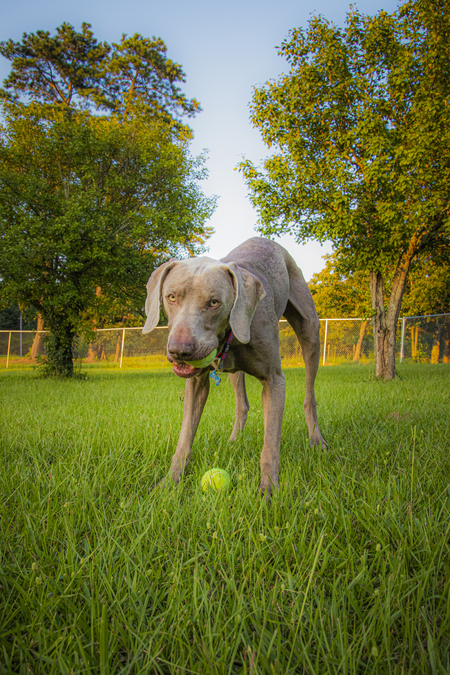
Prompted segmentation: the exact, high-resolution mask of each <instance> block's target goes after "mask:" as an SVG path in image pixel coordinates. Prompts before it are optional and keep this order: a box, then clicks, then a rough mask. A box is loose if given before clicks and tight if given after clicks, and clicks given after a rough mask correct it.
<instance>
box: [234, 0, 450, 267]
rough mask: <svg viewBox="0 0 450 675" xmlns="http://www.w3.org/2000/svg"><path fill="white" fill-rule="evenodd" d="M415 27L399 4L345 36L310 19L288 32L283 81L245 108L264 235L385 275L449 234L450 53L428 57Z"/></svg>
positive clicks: (355, 19) (351, 24)
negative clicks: (283, 236) (255, 147)
mask: <svg viewBox="0 0 450 675" xmlns="http://www.w3.org/2000/svg"><path fill="white" fill-rule="evenodd" d="M429 4H430V5H431V4H433V3H429ZM437 11H438V10H437V9H436V12H437ZM413 19H414V20H415V23H412V24H411V22H412V21H413ZM422 19H423V17H422V15H420V16H418V10H416V9H415V5H414V3H407V4H406V5H405V7H404V8H403V9H402V12H401V13H398V14H396V15H388V14H387V13H386V12H383V11H381V12H380V13H379V14H378V15H377V16H375V17H369V16H364V15H361V14H360V13H359V12H358V11H357V10H353V11H352V12H351V13H350V14H349V15H348V16H347V25H346V27H345V29H340V28H338V27H336V26H333V25H331V24H330V23H329V22H327V21H326V20H325V19H324V18H323V17H315V18H313V19H312V20H311V21H310V24H309V28H308V30H303V29H294V30H292V31H291V35H290V39H289V40H287V41H285V42H284V43H283V45H282V47H281V50H280V53H281V54H282V55H283V56H285V57H286V59H287V60H288V62H289V64H290V66H291V70H290V73H289V74H288V75H284V76H282V77H281V78H280V80H279V81H277V82H271V83H268V84H266V85H265V86H264V87H262V88H261V89H257V90H255V93H254V97H253V104H252V120H253V123H254V124H255V126H256V127H258V128H259V129H260V131H261V133H262V136H263V139H264V141H265V143H266V144H267V145H268V146H269V147H270V148H273V150H274V153H273V155H272V156H271V157H270V158H268V159H267V160H266V161H265V162H264V171H260V170H257V169H256V168H255V167H254V166H253V164H252V163H251V162H250V161H245V162H243V163H242V164H241V169H242V171H243V173H244V176H245V178H246V180H247V183H248V185H249V188H250V191H251V198H252V201H253V203H254V204H255V206H256V207H257V208H258V210H259V213H260V229H261V231H262V232H263V233H265V234H268V235H274V234H280V233H283V232H286V231H290V230H293V231H294V232H295V234H296V236H297V238H298V239H299V240H300V241H302V240H305V239H307V238H309V237H313V238H316V239H318V240H321V241H324V240H325V239H331V240H332V241H333V242H334V244H335V246H336V247H337V248H339V250H340V255H341V257H342V258H344V257H345V258H346V259H347V262H348V265H349V266H350V267H351V268H353V269H358V268H359V269H371V270H379V271H384V265H386V264H388V265H392V264H396V263H397V260H398V256H399V252H401V251H402V250H405V249H407V248H408V246H409V244H410V242H411V238H412V237H413V236H414V235H415V234H416V235H417V237H418V239H419V240H420V241H418V242H416V245H417V247H420V246H422V247H424V246H426V245H427V246H429V245H431V243H432V241H433V235H436V233H437V232H438V231H441V230H442V229H443V228H444V226H445V227H447V228H448V217H447V214H446V207H447V188H446V185H448V180H449V170H450V162H449V159H450V157H449V153H448V147H449V143H448V133H449V132H448V128H449V126H450V125H449V122H450V109H449V107H448V105H447V99H448V95H449V86H448V84H447V85H444V83H443V82H442V79H443V76H444V72H443V70H442V69H443V68H444V62H445V63H448V62H446V61H445V58H443V56H445V54H447V52H448V48H447V49H446V51H445V52H444V55H443V56H442V57H441V59H440V60H439V61H437V62H435V61H434V60H433V59H432V58H431V57H430V53H429V47H430V43H431V42H433V40H434V35H433V34H431V33H430V32H428V30H427V28H428V26H427V25H424V23H423V21H422ZM441 19H442V21H441V23H442V24H443V26H444V27H443V28H442V30H444V29H445V30H447V24H448V16H447V18H443V17H441ZM433 54H435V50H433ZM447 58H448V54H447ZM449 62H450V61H449ZM438 65H439V68H440V69H439V68H438ZM436 80H439V82H440V83H441V84H442V87H438V86H435V81H436ZM441 89H442V91H441ZM418 230H420V232H419V231H418Z"/></svg>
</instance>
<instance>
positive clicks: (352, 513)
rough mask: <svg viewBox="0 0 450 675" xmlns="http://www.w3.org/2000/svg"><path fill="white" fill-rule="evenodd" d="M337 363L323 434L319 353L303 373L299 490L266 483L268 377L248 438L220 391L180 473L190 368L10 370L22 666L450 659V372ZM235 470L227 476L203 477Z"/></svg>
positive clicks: (3, 393) (4, 458)
mask: <svg viewBox="0 0 450 675" xmlns="http://www.w3.org/2000/svg"><path fill="white" fill-rule="evenodd" d="M399 373H400V377H399V378H398V379H397V380H396V381H394V382H388V383H381V382H378V381H376V380H374V377H373V367H372V366H361V365H360V366H336V367H333V368H322V369H321V370H320V371H319V376H318V380H317V387H316V391H317V398H318V409H319V420H320V422H321V428H322V433H323V435H324V436H325V438H326V439H327V440H328V442H329V448H328V449H326V450H322V449H317V448H314V449H310V448H309V446H308V440H307V434H306V424H305V421H304V417H303V412H302V400H303V395H304V379H305V371H304V369H302V368H298V369H297V368H291V369H288V370H287V371H286V379H287V405H286V413H285V417H284V424H283V435H282V446H281V463H282V464H281V465H282V470H281V476H280V491H279V492H278V493H277V494H276V495H275V497H274V498H273V499H272V502H271V504H266V502H265V501H264V500H261V499H260V498H259V496H258V494H257V486H258V482H259V452H260V449H261V445H262V439H263V416H262V406H261V400H260V391H261V388H260V385H259V383H257V382H256V381H254V380H253V381H252V379H251V378H249V380H248V393H249V399H250V403H251V406H252V409H251V411H250V414H249V421H248V423H247V427H246V429H245V431H244V432H243V434H242V435H241V437H240V438H239V439H238V440H237V441H236V442H235V443H234V444H231V443H229V441H228V437H229V435H230V433H231V428H232V423H233V413H234V400H233V392H232V387H231V384H230V383H229V382H228V379H227V378H223V380H222V383H221V385H220V387H218V388H216V387H214V388H213V389H212V390H211V393H210V397H209V401H208V404H207V407H206V411H205V414H204V416H203V419H202V422H201V425H200V428H199V431H198V433H197V438H196V442H195V445H194V453H193V459H192V463H191V467H190V471H189V472H188V475H187V476H186V477H185V479H184V481H183V483H182V484H180V485H179V486H178V487H174V486H172V485H171V484H169V485H168V486H167V487H166V486H164V487H156V488H155V489H152V488H153V486H154V485H155V484H156V483H157V482H158V481H159V480H160V479H161V478H162V477H163V476H164V475H165V473H166V472H167V470H168V468H169V464H170V457H171V455H172V453H173V451H174V448H175V445H176V439H177V434H178V431H179V428H180V425H181V415H182V407H183V388H184V387H183V382H182V381H181V380H179V379H177V378H176V377H175V376H173V375H171V374H169V373H165V372H151V371H143V370H139V371H136V372H130V371H125V372H117V371H111V372H108V371H101V370H96V369H95V368H91V369H90V370H89V375H88V379H87V380H85V381H83V380H75V381H70V382H53V381H49V380H42V379H38V378H37V377H36V375H34V374H30V373H20V372H16V373H14V372H11V373H5V372H3V373H2V374H1V376H0V397H1V408H2V415H1V420H0V426H1V430H0V438H1V440H0V447H1V464H0V481H1V506H0V518H1V532H0V537H1V546H0V550H1V559H0V594H1V595H0V654H1V656H0V672H2V673H23V674H24V675H25V674H28V673H33V674H35V675H37V674H39V673H45V674H46V675H47V674H51V673H62V674H64V675H66V674H67V675H71V674H72V673H73V674H77V673H91V674H92V675H94V674H97V673H100V674H101V675H106V674H110V675H112V674H115V673H180V674H182V673H204V674H209V673H211V674H212V673H217V674H218V675H221V674H225V673H230V674H231V673H248V674H249V675H250V673H251V674H254V675H256V674H257V673H271V674H272V673H281V674H283V675H284V674H287V673H308V674H309V673H311V674H312V673H316V674H320V675H324V674H327V673H334V674H341V673H345V674H347V673H352V674H355V675H356V674H358V675H360V674H362V673H383V674H384V673H398V674H400V673H420V674H422V673H432V674H434V673H449V672H450V555H449V540H450V537H449V534H450V518H449V515H450V452H449V439H450V414H449V410H450V378H449V373H450V370H449V366H446V365H435V366H432V365H407V364H403V365H402V366H400V368H399ZM214 466H219V467H222V468H224V469H226V470H227V471H228V472H229V473H230V475H231V478H232V484H231V489H230V490H229V491H228V492H226V493H206V494H205V493H203V492H202V491H201V489H200V487H199V482H200V478H201V476H202V475H203V473H204V472H205V471H207V470H208V469H210V468H212V467H214Z"/></svg>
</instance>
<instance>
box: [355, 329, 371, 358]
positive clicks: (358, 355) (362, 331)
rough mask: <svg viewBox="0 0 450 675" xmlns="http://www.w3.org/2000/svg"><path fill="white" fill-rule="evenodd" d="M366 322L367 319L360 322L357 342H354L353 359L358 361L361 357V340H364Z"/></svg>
mask: <svg viewBox="0 0 450 675" xmlns="http://www.w3.org/2000/svg"><path fill="white" fill-rule="evenodd" d="M368 323H369V321H362V322H361V328H360V329H359V338H358V342H357V343H356V347H355V353H354V354H353V361H359V360H360V358H361V347H362V341H363V340H364V335H365V334H366V328H367V324H368Z"/></svg>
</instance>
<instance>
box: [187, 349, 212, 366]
mask: <svg viewBox="0 0 450 675" xmlns="http://www.w3.org/2000/svg"><path fill="white" fill-rule="evenodd" d="M216 354H217V349H213V350H212V352H211V353H210V354H208V356H205V358H204V359H200V361H185V363H188V364H189V365H190V366H194V368H206V366H210V365H211V363H212V362H213V361H214V359H215V358H216Z"/></svg>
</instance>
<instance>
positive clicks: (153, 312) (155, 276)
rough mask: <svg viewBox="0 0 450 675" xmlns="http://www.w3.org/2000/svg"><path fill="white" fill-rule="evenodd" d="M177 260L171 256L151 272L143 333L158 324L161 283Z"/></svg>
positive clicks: (148, 331)
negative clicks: (170, 258)
mask: <svg viewBox="0 0 450 675" xmlns="http://www.w3.org/2000/svg"><path fill="white" fill-rule="evenodd" d="M177 262H178V260H176V259H175V258H172V260H169V261H168V262H166V263H163V264H162V265H160V266H159V267H157V268H156V270H154V271H153V272H152V275H151V277H150V279H149V280H148V282H147V299H146V301H145V313H146V315H147V321H146V322H145V325H144V328H143V329H142V332H143V333H150V332H151V331H152V330H153V329H154V328H155V327H156V326H157V325H158V321H159V309H160V306H161V288H162V284H163V281H164V279H165V278H166V276H167V274H168V272H170V270H171V269H172V267H174V266H175V265H176V263H177Z"/></svg>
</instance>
